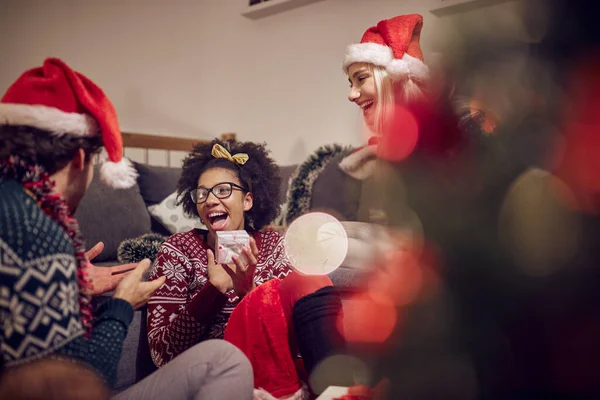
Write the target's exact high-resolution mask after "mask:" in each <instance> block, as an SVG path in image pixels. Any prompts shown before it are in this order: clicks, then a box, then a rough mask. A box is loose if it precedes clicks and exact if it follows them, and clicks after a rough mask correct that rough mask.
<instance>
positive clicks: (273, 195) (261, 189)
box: [177, 139, 281, 231]
mask: <svg viewBox="0 0 600 400" xmlns="http://www.w3.org/2000/svg"><path fill="white" fill-rule="evenodd" d="M215 144H220V145H221V146H223V147H224V148H226V149H227V150H228V151H229V152H230V153H231V154H232V155H234V154H237V153H246V154H248V161H246V163H245V164H244V165H241V166H240V165H238V164H234V163H233V162H231V161H229V160H226V159H223V158H214V157H213V156H212V155H211V151H212V148H213V146H214V145H215ZM269 153H270V151H269V150H267V148H266V144H264V143H253V142H237V141H222V140H219V139H214V140H213V141H211V142H208V143H200V144H197V145H196V146H195V147H194V149H193V150H192V152H191V153H190V154H189V155H188V156H187V157H186V158H185V159H184V160H183V171H182V173H181V178H179V182H178V184H177V204H178V205H183V210H184V211H185V213H186V214H187V215H189V216H191V217H198V210H197V208H196V203H194V202H193V201H192V199H191V197H190V192H191V191H192V190H194V189H196V187H197V185H198V178H199V177H200V175H202V173H204V171H207V170H209V169H212V168H223V169H228V170H230V171H234V172H235V173H236V175H237V177H238V179H239V180H240V182H241V183H242V186H244V187H245V188H246V189H247V190H248V191H249V192H250V193H252V197H253V199H254V202H253V206H252V208H251V209H250V210H249V211H246V212H245V213H244V222H245V226H246V229H247V230H249V231H259V230H261V229H262V228H263V227H265V226H266V225H267V224H269V223H271V221H273V220H274V219H275V217H277V214H278V211H279V187H280V186H281V178H280V176H279V167H278V166H277V164H276V163H275V161H273V159H272V158H271V157H270V156H269Z"/></svg>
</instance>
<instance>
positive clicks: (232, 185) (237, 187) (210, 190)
mask: <svg viewBox="0 0 600 400" xmlns="http://www.w3.org/2000/svg"><path fill="white" fill-rule="evenodd" d="M221 185H229V187H230V191H229V194H228V195H227V196H224V197H219V196H217V194H216V193H215V192H213V189H214V188H216V187H217V186H221ZM199 189H204V190H206V197H205V198H204V201H198V195H197V193H198V190H199ZM234 189H235V190H241V191H242V192H247V191H248V190H246V188H244V187H242V186H240V185H238V184H237V183H234V182H219V183H217V184H216V185H214V186H213V187H211V188H206V187H204V186H198V187H197V188H196V189H194V190H191V191H190V198H191V199H192V201H193V202H194V203H196V204H204V203H206V200H208V196H210V194H211V193H212V194H213V196H215V197H216V198H217V199H219V200H224V199H228V198H229V197H231V195H232V194H233V190H234Z"/></svg>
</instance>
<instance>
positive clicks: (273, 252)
mask: <svg viewBox="0 0 600 400" xmlns="http://www.w3.org/2000/svg"><path fill="white" fill-rule="evenodd" d="M280 183H281V179H280V177H279V168H278V167H277V165H276V164H275V162H274V161H273V160H272V159H271V157H270V156H269V152H268V150H267V149H266V148H265V146H264V145H262V144H255V143H251V142H246V143H241V142H222V141H220V140H216V139H215V140H214V141H212V142H211V143H205V144H199V145H197V146H196V147H195V148H194V150H193V151H192V153H191V154H190V155H189V156H188V157H187V158H186V159H185V160H184V162H183V170H182V175H181V178H180V180H179V183H178V202H179V204H180V205H182V206H183V208H184V210H185V212H186V213H187V214H189V215H191V216H195V217H197V218H199V219H200V220H202V222H203V223H204V225H205V226H206V228H207V230H199V229H193V230H191V231H189V232H183V233H176V234H175V235H173V236H171V237H170V238H169V239H168V240H167V241H166V242H165V243H164V244H163V246H162V248H161V249H160V251H159V253H158V255H157V259H156V265H155V268H154V269H153V272H152V274H151V279H156V278H158V277H160V276H165V277H166V282H165V284H164V285H163V286H162V287H161V288H159V290H158V291H157V292H156V293H155V294H154V296H153V297H152V298H151V299H150V301H149V302H148V341H149V344H150V351H151V355H152V359H153V360H154V363H155V364H156V365H157V366H158V367H161V366H163V365H165V364H166V363H168V362H169V361H171V360H172V359H173V358H174V357H176V356H177V355H179V354H181V353H182V352H184V351H185V350H187V349H188V348H190V347H191V346H193V345H195V344H197V343H199V342H201V341H204V340H207V339H215V338H217V339H219V338H224V337H225V339H226V340H228V341H230V342H232V343H233V344H235V345H237V346H238V347H240V348H241V349H242V350H243V351H244V353H245V354H246V355H247V356H248V358H249V359H250V362H251V364H252V366H253V369H254V381H255V387H256V388H257V389H258V388H263V389H265V391H267V392H269V393H270V394H271V395H273V396H276V397H284V396H289V395H298V396H300V395H304V394H305V392H306V390H307V389H306V385H304V384H303V383H302V380H301V379H300V378H299V376H300V375H299V373H301V372H302V371H303V370H307V371H308V372H310V371H311V370H312V369H313V368H314V366H315V365H316V364H317V363H318V362H319V361H321V360H322V359H323V358H324V357H326V356H328V355H330V354H331V353H332V352H333V351H335V350H336V349H337V347H336V346H338V344H340V343H342V340H341V339H340V338H339V334H338V333H337V330H336V328H335V323H336V319H337V317H338V314H339V310H340V307H341V302H340V299H339V294H338V293H337V292H336V291H335V290H334V288H333V285H332V283H331V280H330V279H329V278H328V277H327V276H304V275H300V274H298V273H297V272H293V271H292V268H291V266H290V263H289V261H288V259H287V257H286V254H285V250H284V246H283V237H282V236H281V235H280V234H279V233H278V232H274V231H269V230H263V228H265V227H266V226H267V225H268V224H269V223H270V222H271V221H273V220H274V219H275V217H276V216H277V212H278V208H279V206H278V197H279V186H280ZM232 230H245V231H247V232H248V233H249V235H250V244H249V246H247V247H246V248H244V249H243V251H242V255H243V257H239V258H238V257H235V256H234V260H233V261H234V262H233V263H232V264H229V265H221V264H218V263H216V262H215V256H214V246H215V237H216V232H219V231H232ZM238 305H239V306H238ZM234 309H236V313H234ZM232 313H233V315H234V317H233V318H232V321H233V320H235V323H233V325H234V326H233V327H232V328H231V329H227V332H226V327H227V325H228V322H229V320H230V316H232ZM291 328H293V329H291ZM293 337H296V338H300V339H298V340H296V339H294V338H293ZM298 353H300V354H301V356H302V358H303V361H304V368H300V371H301V372H299V371H298V370H297V368H296V361H297V360H296V357H295V355H296V354H298ZM292 355H294V356H292ZM303 393H304V394H303Z"/></svg>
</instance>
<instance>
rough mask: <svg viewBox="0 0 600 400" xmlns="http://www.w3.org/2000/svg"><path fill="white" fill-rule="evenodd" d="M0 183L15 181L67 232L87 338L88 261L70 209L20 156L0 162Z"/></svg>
mask: <svg viewBox="0 0 600 400" xmlns="http://www.w3.org/2000/svg"><path fill="white" fill-rule="evenodd" d="M0 179H11V180H16V181H18V182H19V183H20V184H21V186H23V188H24V189H25V190H27V191H29V192H30V193H31V194H33V196H34V197H35V199H36V200H37V203H38V206H39V207H40V208H41V209H42V210H43V211H44V212H45V213H46V214H47V215H48V216H49V217H50V218H52V219H53V220H55V221H56V222H57V223H58V224H59V225H60V227H61V228H62V229H63V230H64V231H65V232H66V234H67V235H68V236H69V238H70V239H71V241H72V242H73V247H74V248H75V260H76V261H77V281H78V284H79V313H80V315H81V320H82V323H83V327H84V329H85V330H86V334H87V335H88V336H89V334H90V331H91V326H92V309H91V305H90V295H89V294H88V293H89V292H90V289H91V288H92V283H91V281H90V280H89V277H88V271H87V268H88V259H87V257H86V255H85V246H84V241H83V236H82V235H81V232H80V231H79V224H78V223H77V220H76V219H75V218H74V217H73V215H72V214H71V211H70V210H69V206H68V205H67V203H66V202H65V200H64V199H63V198H62V196H61V195H60V194H58V193H55V192H53V190H52V189H53V188H54V182H53V181H52V180H50V175H49V174H48V173H47V172H46V171H45V170H44V168H43V167H41V166H40V165H36V164H32V163H30V162H28V161H26V160H24V159H22V158H20V157H19V156H10V157H9V158H8V159H7V160H2V161H0Z"/></svg>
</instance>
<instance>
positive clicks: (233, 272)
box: [208, 238, 258, 297]
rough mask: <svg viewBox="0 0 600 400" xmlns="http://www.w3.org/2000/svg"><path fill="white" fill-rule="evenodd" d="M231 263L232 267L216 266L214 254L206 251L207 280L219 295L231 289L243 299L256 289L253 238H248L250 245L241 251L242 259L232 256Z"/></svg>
mask: <svg viewBox="0 0 600 400" xmlns="http://www.w3.org/2000/svg"><path fill="white" fill-rule="evenodd" d="M233 262H234V264H233V265H231V264H230V265H224V264H216V263H215V256H214V253H213V252H212V251H211V250H208V280H209V281H210V283H212V284H213V285H214V286H215V287H216V288H217V289H218V290H219V291H220V292H221V293H226V292H227V291H228V290H229V289H233V290H234V291H235V293H236V294H237V295H238V296H240V297H243V296H245V295H246V293H248V292H250V291H251V290H252V289H254V288H255V287H256V284H255V283H254V272H255V271H256V264H257V263H258V248H257V247H256V242H255V241H254V239H253V238H250V245H249V246H245V247H244V248H243V249H242V257H239V256H237V255H235V256H233Z"/></svg>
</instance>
